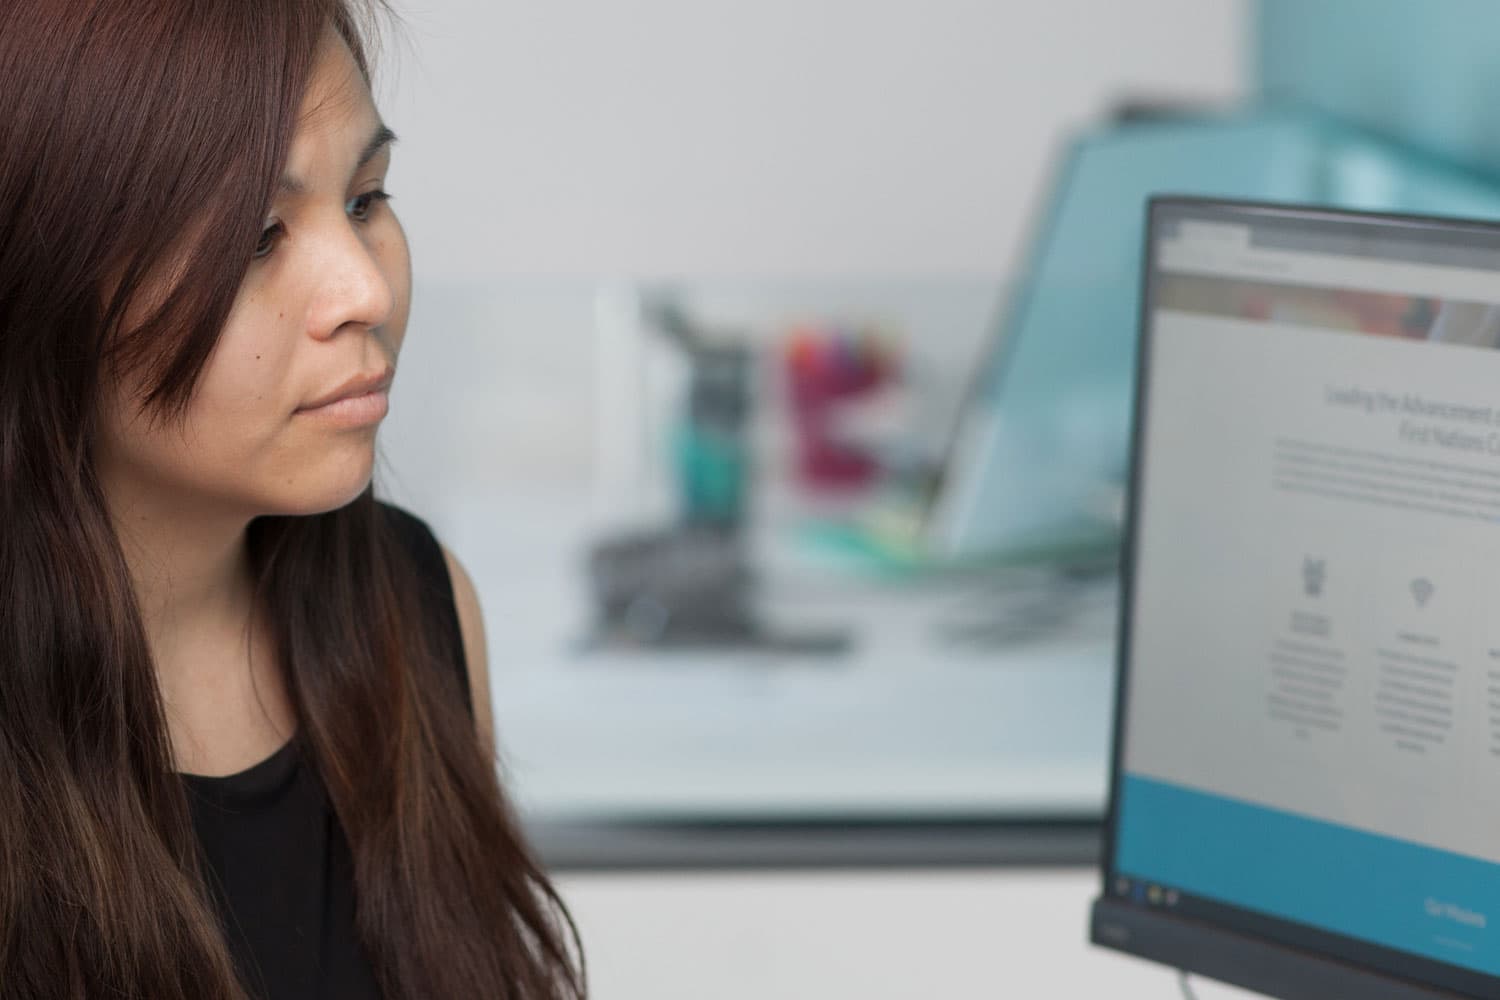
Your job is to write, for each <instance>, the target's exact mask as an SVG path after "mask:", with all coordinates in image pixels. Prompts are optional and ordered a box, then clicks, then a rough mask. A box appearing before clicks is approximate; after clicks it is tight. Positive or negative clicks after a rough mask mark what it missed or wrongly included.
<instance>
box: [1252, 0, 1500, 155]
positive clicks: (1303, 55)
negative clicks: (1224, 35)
mask: <svg viewBox="0 0 1500 1000" xmlns="http://www.w3.org/2000/svg"><path fill="white" fill-rule="evenodd" d="M1249 13H1250V23H1249V24H1248V25H1247V27H1248V28H1249V29H1250V42H1251V45H1252V48H1251V49H1250V53H1249V54H1250V58H1251V60H1252V62H1251V70H1252V72H1253V74H1254V80H1253V84H1254V86H1255V89H1256V95H1257V96H1256V99H1257V102H1258V103H1259V104H1261V105H1265V106H1272V107H1279V108H1293V109H1301V110H1305V111H1309V112H1312V113H1316V114H1321V115H1324V116H1327V117H1329V118H1333V119H1337V120H1339V121H1345V122H1348V123H1350V124H1352V125H1355V126H1358V127H1360V128H1363V129H1365V130H1367V131H1369V132H1370V133H1371V134H1374V135H1377V136H1380V137H1381V138H1383V139H1386V140H1389V141H1391V142H1396V143H1400V144H1401V145H1403V146H1406V147H1408V148H1410V149H1413V150H1418V151H1421V152H1424V153H1426V154H1428V155H1431V156H1434V157H1436V158H1438V159H1441V160H1444V161H1446V162H1448V163H1451V164H1453V165H1455V166H1461V167H1468V168H1470V169H1473V170H1475V171H1478V172H1479V173H1481V174H1483V175H1484V176H1486V177H1489V178H1500V130H1497V129H1496V128H1495V125H1494V114H1493V108H1494V106H1495V88H1496V85H1497V83H1500V76H1497V71H1496V67H1495V55H1494V44H1493V39H1494V38H1495V37H1496V35H1497V34H1500V5H1497V4H1495V3H1492V2H1491V0H1422V2H1420V3H1412V2H1411V0H1258V2H1257V3H1256V4H1255V5H1254V6H1253V7H1251V9H1250V11H1249Z"/></svg>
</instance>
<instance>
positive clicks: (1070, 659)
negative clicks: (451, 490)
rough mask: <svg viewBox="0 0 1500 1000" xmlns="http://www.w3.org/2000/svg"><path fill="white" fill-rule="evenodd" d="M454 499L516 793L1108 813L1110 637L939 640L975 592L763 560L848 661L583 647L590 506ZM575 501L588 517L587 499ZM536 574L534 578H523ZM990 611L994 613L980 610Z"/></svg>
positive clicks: (773, 615) (850, 811)
mask: <svg viewBox="0 0 1500 1000" xmlns="http://www.w3.org/2000/svg"><path fill="white" fill-rule="evenodd" d="M568 504H569V501H568V500H567V499H566V498H565V497H561V496H556V497H551V498H547V499H546V500H545V501H538V502H537V503H536V504H535V505H534V506H533V507H532V509H531V510H528V509H527V508H526V506H525V505H524V504H523V503H522V502H519V501H518V500H517V499H516V498H515V497H512V498H511V499H510V500H509V501H508V502H507V505H506V510H505V512H504V516H503V518H502V519H501V523H502V524H509V525H511V526H514V525H516V524H525V525H526V530H524V531H516V530H497V529H496V527H495V525H496V517H497V512H496V511H495V509H494V508H493V507H492V506H491V505H488V504H479V503H470V504H466V505H461V504H458V503H454V504H453V505H452V506H450V507H449V508H448V509H447V510H446V511H443V512H441V514H442V516H443V517H444V519H445V521H446V524H445V525H444V527H445V530H444V531H443V532H442V533H443V534H444V535H445V539H446V540H447V541H449V542H450V543H451V544H452V545H453V546H454V547H455V549H456V550H457V551H459V552H461V553H462V557H463V559H464V561H465V562H466V564H467V566H468V569H469V572H470V574H471V575H472V576H473V578H474V580H475V583H476V587H477V589H478V591H479V593H480V595H481V601H482V604H483V607H484V610H485V619H486V626H487V632H488V636H489V646H490V658H491V663H492V668H491V675H492V688H493V690H492V694H493V701H494V707H495V716H496V725H497V730H498V732H499V734H500V739H501V743H502V762H503V766H504V767H505V769H506V776H507V780H508V781H509V787H510V788H511V790H512V792H513V793H514V794H515V795H516V797H517V799H518V801H519V803H520V805H521V807H522V808H523V810H524V811H526V812H528V813H530V814H533V815H537V816H545V817H546V818H548V819H550V820H556V819H559V818H574V817H576V818H590V819H598V818H631V817H652V818H658V819H659V818H672V817H684V818H688V817H692V818H716V817H717V818H731V817H732V818H753V819H775V818H798V819H816V818H820V817H825V816H840V817H848V816H851V815H865V816H871V817H880V818H887V819H889V818H913V819H923V818H934V817H951V816H955V815H963V816H976V815H978V816H998V817H1004V818H1039V817H1052V818H1058V817H1065V818H1078V817H1088V816H1093V815H1098V814H1099V813H1100V812H1101V811H1102V808H1103V804H1104V801H1105V794H1106V787H1107V760H1108V745H1109V735H1110V725H1111V712H1112V705H1113V701H1112V699H1113V662H1112V657H1111V643H1110V640H1109V638H1108V637H1107V636H1103V635H1100V634H1098V633H1097V632H1096V633H1094V634H1092V635H1090V636H1086V637H1072V638H1058V639H1053V640H1050V641H1047V642H1035V643H1027V644H1024V645H1016V646H1013V647H993V646H992V647H987V648H975V647H968V646H964V645H955V644H953V643H951V642H946V641H944V640H942V639H940V638H938V637H936V635H935V632H934V628H935V624H936V622H938V621H939V620H945V619H948V618H952V617H953V616H954V615H959V616H961V617H964V618H965V619H969V618H974V617H975V614H974V612H973V611H972V606H973V605H972V601H973V600H974V599H975V598H974V592H975V585H974V584H973V583H972V582H967V583H955V584H946V585H923V586H910V585H905V584H892V583H879V582H867V583H860V582H858V581H855V580H850V579H847V578H845V579H841V580H838V581H836V582H835V581H833V580H831V579H830V578H829V577H827V576H823V575H820V574H817V573H811V574H810V573H808V572H805V571H803V570H797V569H786V568H785V567H778V566H777V565H776V561H775V560H774V559H768V560H767V561H766V563H765V568H764V572H765V578H766V579H765V586H764V592H765V594H766V600H765V602H764V608H765V614H766V616H767V619H768V620H770V621H772V622H774V623H775V625H777V626H778V627H780V628H784V629H793V628H796V627H798V626H800V625H806V626H810V627H816V626H820V625H833V626H847V627H849V628H850V629H851V631H852V632H853V635H854V639H855V644H854V646H853V647H852V648H851V649H850V650H849V651H848V652H847V653H843V654H838V655H830V656H820V655H807V654H801V655H784V654H771V653H764V652H717V651H711V652H687V651H684V652H673V653H661V652H654V653H653V652H646V653H633V652H585V651H582V650H581V649H580V648H579V646H580V643H581V640H582V639H583V637H584V636H585V635H586V633H587V631H588V624H589V619H588V613H587V604H586V597H585V582H584V578H583V566H582V555H581V551H580V550H581V546H582V542H583V539H584V538H585V527H584V526H585V524H586V516H585V514H586V512H585V511H583V510H581V509H580V510H576V511H573V512H572V514H570V513H569V510H568ZM575 506H578V505H577V504H576V503H575ZM522 567H524V568H525V571H524V572H518V571H517V570H518V568H522ZM979 618H980V620H983V619H982V613H981V615H980V616H979Z"/></svg>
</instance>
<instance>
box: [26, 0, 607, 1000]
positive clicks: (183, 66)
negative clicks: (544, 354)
mask: <svg viewBox="0 0 1500 1000" xmlns="http://www.w3.org/2000/svg"><path fill="white" fill-rule="evenodd" d="M369 13H370V12H364V15H367V14H369ZM364 15H362V16H360V17H356V16H354V12H352V11H351V10H349V9H348V8H347V7H346V6H344V5H343V3H341V2H340V0H255V2H253V3H252V2H248V0H194V2H192V3H187V2H183V0H7V2H6V3H4V4H0V93H3V94H4V95H5V98H4V101H3V102H0V234H4V239H3V240H0V473H3V476H4V479H3V490H0V525H3V527H0V587H3V591H0V594H3V598H4V602H3V605H0V996H4V997H6V998H32V997H40V998H53V997H57V998H63V997H66V998H75V997H89V998H92V997H106V996H107V997H139V998H149V1000H205V998H209V1000H218V998H226V1000H227V998H233V1000H246V998H264V1000H290V998H301V997H336V998H367V997H377V996H378V997H384V998H386V1000H398V998H417V997H422V998H427V997H435V998H446V1000H454V998H474V1000H478V998H484V1000H493V998H504V997H515V998H532V997H544V998H553V997H572V996H577V995H580V994H581V993H582V986H581V972H580V971H577V969H576V967H575V962H576V959H575V944H576V936H575V935H573V934H572V929H571V924H570V922H569V921H568V920H567V917H566V913H565V911H563V909H562V907H561V904H560V903H559V901H558V900H557V898H556V896H555V895H554V894H553V892H552V890H551V888H550V887H549V886H548V884H547V882H546V879H545V877H544V875H543V873H542V871H541V870H540V868H539V867H538V865H537V863H536V861H535V860H534V859H533V857H532V855H531V854H530V852H529V851H528V849H527V848H526V846H525V844H524V843H523V841H522V839H521V836H520V833H519V831H518V830H517V827H516V823H515V820H514V819H513V817H512V815H511V813H510V812H509V811H508V809H507V807H506V806H505V804H504V801H503V798H502V795H501V792H500V789H499V787H498V785H497V781H496V777H495V769H494V766H493V751H492V746H493V744H492V736H491V733H490V731H489V726H490V721H489V716H488V712H487V708H488V704H489V697H488V688H487V684H486V681H485V657H484V645H483V642H484V640H483V632H482V629H481V628H480V624H479V621H480V619H479V612H478V604H477V602H476V600H475V597H474V592H473V588H472V586H471V584H470V582H469V580H468V577H467V576H466V575H465V574H464V572H463V570H462V569H461V568H460V567H459V565H458V564H457V563H456V562H454V561H453V559H452V557H451V555H449V554H448V553H447V552H446V551H445V550H443V549H441V548H440V546H439V545H438V543H437V542H436V540H435V539H434V538H433V537H432V535H431V534H430V532H428V531H427V529H426V526H425V525H424V524H423V523H422V522H421V521H419V520H417V519H415V518H414V517H412V516H411V515H408V514H405V513H404V512H402V511H399V510H397V509H395V508H391V507H388V506H385V505H382V504H380V503H377V502H376V501H375V500H374V499H373V497H372V494H371V491H370V485H369V483H370V476H371V469H372V464H373V456H374V445H375V432H376V428H377V426H378V424H379V421H380V418H381V417H382V416H383V415H384V414H385V410H386V389H387V387H388V386H389V384H390V380H391V377H392V375H393V373H394V371H395V368H396V362H397V356H398V351H399V348H400V346H401V341H402V337H403V335H404V333H405V325H406V317H407V307H408V293H409V289H410V274H409V264H408V258H407V248H406V243H405V239H404V237H403V235H402V231H401V227H400V225H399V223H398V222H397V220H396V217H395V216H394V215H393V214H392V212H391V208H390V206H389V204H388V203H387V200H386V199H387V195H386V194H385V193H384V191H383V190H382V184H383V180H384V177H385V174H386V170H387V168H388V165H389V161H390V155H391V139H392V136H391V135H390V133H389V131H388V130H387V129H386V128H385V127H384V126H383V125H382V123H381V121H380V118H379V116H378V115H377V113H376V110H375V107H374V105H373V103H372V100H371V96H370V88H369V82H368V72H367V68H366V63H365V59H364V54H363V52H364V49H363V47H362V45H361V41H360V38H361V36H360V31H359V30H358V26H360V25H364V24H366V23H367V21H368V17H367V16H364ZM476 716H477V719H476Z"/></svg>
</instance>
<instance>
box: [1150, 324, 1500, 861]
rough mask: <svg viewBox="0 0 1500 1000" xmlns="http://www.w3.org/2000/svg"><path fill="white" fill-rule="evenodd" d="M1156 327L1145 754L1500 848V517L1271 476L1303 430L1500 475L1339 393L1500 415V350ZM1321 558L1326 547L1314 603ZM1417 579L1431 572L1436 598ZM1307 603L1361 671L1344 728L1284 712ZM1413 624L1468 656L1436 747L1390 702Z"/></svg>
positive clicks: (1209, 786) (1383, 828) (1202, 778)
mask: <svg viewBox="0 0 1500 1000" xmlns="http://www.w3.org/2000/svg"><path fill="white" fill-rule="evenodd" d="M1154 323H1155V326H1154V338H1153V339H1154V343H1153V354H1154V358H1153V364H1152V368H1151V385H1150V396H1149V401H1150V406H1149V413H1148V414H1147V425H1146V428H1145V433H1146V441H1147V442H1148V445H1147V448H1146V452H1145V455H1144V465H1143V475H1144V479H1143V500H1142V504H1141V508H1140V523H1139V535H1138V537H1137V550H1136V559H1137V564H1136V577H1135V584H1136V590H1135V597H1134V612H1133V617H1132V629H1133V632H1132V635H1131V643H1130V677H1129V702H1128V712H1129V715H1128V723H1127V730H1126V755H1125V763H1126V769H1127V770H1128V771H1130V772H1132V773H1135V774H1139V775H1142V776H1146V777H1150V778H1156V779H1160V780H1162V781H1167V782H1174V783H1177V784H1180V785H1185V786H1188V787H1191V788H1195V789H1200V790H1204V791H1208V792H1212V793H1217V794H1220V795H1224V796H1229V797H1232V798H1235V799H1240V800H1244V801H1248V802H1251V803H1257V804H1262V805H1265V806H1270V807H1273V808H1277V809H1282V810H1287V811H1290V812H1293V813H1298V814H1302V815H1306V816H1311V817H1316V818H1320V819H1323V820H1327V821H1330V822H1334V823H1339V824H1343V825H1347V826H1351V827H1355V828H1359V829H1363V830H1367V831H1372V832H1375V833H1379V834H1383V835H1387V836H1391V837H1396V838H1401V839H1405V840H1409V841H1414V842H1418V843H1422V844H1426V845H1430V846H1432V847H1436V848H1440V849H1445V850H1449V851H1455V852H1458V853H1462V854H1466V855H1471V856H1474V857H1477V858H1482V859H1486V860H1489V861H1495V862H1500V756H1496V755H1494V754H1492V753H1491V740H1492V739H1493V734H1492V732H1491V727H1492V726H1493V725H1494V722H1493V721H1492V719H1491V718H1490V717H1491V716H1492V715H1500V712H1494V711H1492V710H1491V709H1490V708H1489V706H1488V701H1489V700H1490V698H1491V697H1494V696H1493V695H1492V694H1491V693H1490V692H1488V691H1487V688H1488V687H1490V686H1491V685H1494V684H1497V682H1496V681H1495V680H1493V679H1489V678H1488V676H1487V673H1488V670H1490V669H1496V668H1500V662H1496V661H1495V658H1494V654H1492V652H1491V651H1492V650H1497V649H1500V523H1484V522H1482V521H1478V520H1460V519H1458V518H1455V517H1451V516H1444V515H1440V514H1432V513H1425V512H1416V511H1411V510H1403V509H1396V508H1391V507H1385V506H1380V505H1375V504H1370V503H1361V502H1355V501H1347V500H1340V499H1330V498H1326V497H1323V496H1308V495H1299V494H1293V493H1287V492H1282V491H1278V490H1276V489H1274V488H1273V462H1274V457H1273V456H1274V453H1275V449H1276V447H1277V441H1278V439H1286V438H1291V439H1297V440H1305V441H1314V442H1323V443H1327V444H1331V445H1335V446H1339V447H1346V448H1354V449H1359V450H1361V451H1364V452H1380V453H1383V454H1386V455H1389V456H1393V457H1395V458H1398V459H1400V458H1420V459H1430V460H1434V461H1439V462H1445V463H1447V462H1451V463H1453V464H1455V465H1462V466H1466V467H1471V468H1475V469H1483V470H1493V471H1495V472H1497V473H1500V456H1497V455H1486V454H1469V453H1457V452H1450V451H1447V450H1445V449H1441V448H1435V447H1432V446H1421V445H1411V444H1403V443H1402V442H1401V440H1400V439H1399V437H1398V427H1399V424H1400V422H1401V419H1402V418H1401V417H1400V416H1398V415H1394V414H1378V415H1370V414H1367V413H1365V412H1363V411H1358V410H1355V409H1353V408H1351V407H1346V406H1334V405H1330V404H1329V403H1328V402H1326V401H1325V394H1326V392H1327V390H1328V388H1329V387H1349V386H1362V387H1364V388H1366V389H1368V390H1371V391H1381V390H1383V391H1386V392H1391V393H1396V394H1405V393H1413V394H1419V395H1421V396H1424V397H1428V398H1431V399H1434V400H1440V401H1445V402H1450V403H1455V404H1460V403H1461V404H1472V405H1475V406H1481V407H1484V406H1490V405H1495V406H1496V413H1500V352H1492V351H1485V350H1481V349H1476V348H1468V347H1455V346H1448V345H1437V344H1428V343H1425V342H1415V341H1403V340H1397V339H1391V338H1381V337H1374V336H1368V335H1360V334H1351V333H1339V332H1331V331H1328V330H1318V329H1306V328H1294V327H1287V326H1279V325H1271V324H1265V323H1257V322H1251V321H1244V320H1237V319H1226V318H1220V317H1210V316H1201V315H1190V314H1185V313H1179V312H1171V311H1165V310H1161V311H1158V312H1157V313H1156V316H1155V319H1154ZM1423 422H1425V423H1439V421H1430V420H1429V421H1423ZM1445 426H1457V425H1453V424H1445ZM1496 429H1497V430H1500V428H1496ZM1480 480H1482V477H1476V481H1480ZM1497 485H1500V481H1497ZM1497 510H1500V508H1497ZM1304 557H1315V558H1317V559H1321V560H1323V561H1324V566H1325V583H1324V588H1323V591H1322V593H1321V594H1320V595H1318V596H1317V597H1309V596H1308V595H1307V594H1306V593H1305V592H1304V589H1303V580H1302V565H1303V559H1304ZM1417 575H1421V576H1422V577H1424V578H1426V579H1428V580H1430V581H1431V582H1432V585H1433V591H1432V596H1431V599H1430V600H1429V602H1428V603H1427V605H1426V606H1425V607H1422V608H1420V609H1419V608H1418V607H1417V606H1416V602H1415V601H1414V600H1413V597H1412V592H1411V588H1410V582H1411V580H1412V579H1414V578H1415V577H1416V576H1417ZM1298 613H1300V614H1313V615H1321V616H1323V617H1324V618H1326V620H1327V622H1328V623H1329V626H1330V634H1329V636H1328V638H1327V639H1326V640H1324V642H1323V645H1326V646H1330V647H1336V648H1337V649H1338V650H1340V651H1341V655H1342V656H1343V661H1342V662H1343V663H1345V664H1346V665H1347V667H1348V672H1347V677H1346V678H1345V685H1346V686H1345V690H1344V691H1343V692H1342V694H1341V697H1342V699H1343V700H1342V705H1343V713H1344V714H1343V725H1342V728H1341V729H1340V730H1339V731H1338V732H1333V733H1329V732H1322V731H1313V732H1311V733H1303V734H1301V735H1298V733H1297V732H1296V727H1294V726H1291V725H1288V724H1286V723H1283V722H1279V721H1277V720H1275V719H1272V718H1271V717H1270V715H1269V713H1268V711H1267V694H1268V687H1267V678H1268V674H1269V672H1270V665H1269V661H1268V655H1269V653H1270V651H1271V648H1272V646H1273V644H1274V642H1275V640H1276V638H1277V637H1278V636H1283V635H1286V634H1287V631H1286V629H1287V622H1288V621H1289V620H1290V617H1291V616H1292V615H1293V614H1298ZM1413 630H1415V632H1418V633H1420V634H1421V635H1424V636H1429V637H1430V638H1431V639H1433V640H1435V641H1436V642H1438V643H1439V644H1440V645H1439V646H1438V647H1436V648H1435V649H1434V653H1433V655H1435V656H1441V657H1442V658H1444V659H1446V660H1449V661H1452V662H1453V663H1454V664H1455V665H1456V667H1457V669H1456V671H1455V673H1454V682H1453V715H1452V721H1453V725H1452V729H1451V731H1450V732H1449V733H1448V734H1447V735H1448V738H1447V740H1446V742H1444V743H1443V744H1441V745H1433V746H1431V747H1428V748H1427V749H1426V750H1425V751H1423V752H1420V753H1418V752H1411V751H1409V750H1402V749H1399V748H1398V747H1397V746H1396V744H1395V741H1394V740H1393V739H1392V738H1391V736H1390V734H1388V733H1384V732H1382V731H1381V729H1380V726H1379V720H1378V719H1377V716H1376V713H1375V704H1376V701H1375V698H1376V693H1377V690H1376V689H1377V686H1378V683H1379V679H1378V677H1377V673H1378V668H1377V656H1378V654H1377V651H1378V650H1381V649H1384V648H1389V647H1391V646H1392V644H1395V643H1397V641H1398V640H1397V639H1396V638H1394V637H1395V636H1396V635H1397V634H1399V633H1406V634H1413Z"/></svg>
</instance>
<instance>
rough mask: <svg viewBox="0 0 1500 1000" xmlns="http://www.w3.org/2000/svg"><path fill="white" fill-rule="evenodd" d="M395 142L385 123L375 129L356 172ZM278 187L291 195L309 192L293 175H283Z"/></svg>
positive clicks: (358, 161)
mask: <svg viewBox="0 0 1500 1000" xmlns="http://www.w3.org/2000/svg"><path fill="white" fill-rule="evenodd" d="M395 141H396V133H394V132H392V131H391V130H390V129H389V128H388V127H387V126H386V124H385V122H381V123H380V124H379V125H377V126H376V127H375V131H374V132H372V133H371V134H370V138H369V140H368V141H366V142H365V145H364V148H363V149H361V150H360V151H359V159H358V160H357V161H355V164H354V170H355V171H356V172H357V171H358V170H359V169H360V168H361V167H363V166H364V165H365V164H367V163H369V162H370V161H371V160H373V159H375V157H376V156H378V155H379V154H380V151H381V150H382V149H384V148H385V147H387V146H389V145H391V144H392V143H394V142H395ZM277 187H279V188H280V189H281V190H282V191H285V192H287V193H289V194H303V193H304V192H306V191H307V184H306V183H305V182H304V181H303V180H302V179H301V178H299V177H293V176H292V175H291V174H282V175H281V181H280V182H279V183H278V184H277Z"/></svg>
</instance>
